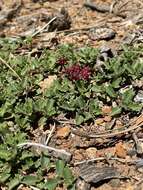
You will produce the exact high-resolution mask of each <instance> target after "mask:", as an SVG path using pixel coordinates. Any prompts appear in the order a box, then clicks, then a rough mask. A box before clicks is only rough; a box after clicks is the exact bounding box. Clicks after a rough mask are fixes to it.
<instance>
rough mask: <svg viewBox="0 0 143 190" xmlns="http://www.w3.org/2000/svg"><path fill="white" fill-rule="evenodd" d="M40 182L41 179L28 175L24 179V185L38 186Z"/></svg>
mask: <svg viewBox="0 0 143 190" xmlns="http://www.w3.org/2000/svg"><path fill="white" fill-rule="evenodd" d="M37 182H39V179H38V177H37V176H32V175H27V176H24V177H23V180H22V183H24V184H26V185H36V183H37Z"/></svg>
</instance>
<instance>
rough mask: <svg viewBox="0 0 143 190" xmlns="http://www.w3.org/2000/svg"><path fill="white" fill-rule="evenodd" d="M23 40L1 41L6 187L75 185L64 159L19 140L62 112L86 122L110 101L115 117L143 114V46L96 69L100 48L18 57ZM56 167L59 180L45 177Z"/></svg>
mask: <svg viewBox="0 0 143 190" xmlns="http://www.w3.org/2000/svg"><path fill="white" fill-rule="evenodd" d="M19 43H21V42H19ZM19 43H16V42H13V43H12V42H10V43H9V42H6V43H3V41H1V49H0V58H1V68H0V166H1V167H0V168H1V169H0V183H1V186H6V187H8V188H9V189H14V188H15V187H17V186H18V185H19V184H26V185H33V186H35V187H38V188H40V189H48V190H54V189H55V188H56V186H58V185H60V184H63V183H64V184H65V185H66V187H67V188H69V189H70V188H72V189H74V180H75V178H74V177H73V175H72V173H71V170H70V169H69V167H68V166H67V164H66V163H64V161H62V160H57V161H52V160H51V159H50V157H49V156H48V155H47V154H46V155H45V154H44V153H43V154H42V155H41V156H37V155H35V154H34V153H33V152H32V151H31V150H29V149H28V148H27V149H19V148H18V147H17V144H18V143H21V142H25V141H27V140H31V139H32V137H31V136H29V131H32V130H33V131H34V129H35V126H36V128H37V127H39V126H41V125H42V126H45V125H47V124H48V122H49V120H52V119H55V117H56V116H58V115H60V114H64V115H65V117H67V118H69V119H70V118H72V119H75V121H76V124H77V125H80V124H82V123H83V124H84V123H85V122H92V120H94V119H96V118H97V117H98V116H101V115H102V111H101V109H102V106H104V105H110V106H112V113H111V115H112V117H115V116H116V115H120V114H121V113H122V114H124V113H129V114H130V113H131V114H133V113H139V112H140V111H141V109H142V107H143V104H142V103H138V102H134V97H135V96H136V94H137V93H138V91H139V90H140V87H137V86H134V84H133V82H134V81H135V80H139V81H142V80H143V61H142V59H141V57H142V55H141V53H140V52H141V50H142V47H138V48H132V49H130V48H126V49H124V51H122V52H121V53H120V54H119V55H118V56H117V57H114V58H111V59H109V60H108V61H107V62H105V63H104V64H103V65H102V66H101V67H102V68H99V69H96V67H95V65H96V59H97V57H98V56H99V53H100V52H99V50H97V49H95V48H91V47H85V48H81V49H76V48H75V47H73V46H71V45H64V46H61V47H59V48H57V50H55V51H53V50H44V51H43V53H42V55H41V56H40V57H39V58H38V57H32V56H31V57H28V56H26V55H16V54H15V50H16V49H17V48H19V47H20V45H19ZM12 54H13V55H12ZM2 60H3V61H2ZM6 63H7V64H6ZM53 75H54V76H56V79H55V80H53V81H48V82H49V83H48V84H47V85H46V86H45V87H44V89H42V87H41V85H40V83H41V81H44V80H45V79H48V77H49V76H53ZM113 102H114V104H113ZM114 105H116V106H114ZM53 171H54V173H55V176H54V177H53V178H50V177H49V178H48V177H45V176H48V175H50V172H53Z"/></svg>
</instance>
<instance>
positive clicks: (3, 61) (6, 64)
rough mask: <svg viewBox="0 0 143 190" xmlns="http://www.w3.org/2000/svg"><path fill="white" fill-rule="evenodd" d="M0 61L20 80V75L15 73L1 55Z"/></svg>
mask: <svg viewBox="0 0 143 190" xmlns="http://www.w3.org/2000/svg"><path fill="white" fill-rule="evenodd" d="M0 62H1V63H2V64H4V65H5V66H7V67H8V68H9V69H10V70H11V71H12V72H13V73H14V75H15V76H16V77H17V78H18V79H19V80H20V81H22V79H21V78H20V76H19V75H18V74H17V72H16V71H15V70H14V69H13V68H12V67H11V66H10V65H9V64H8V63H7V62H6V61H5V60H4V59H2V57H0Z"/></svg>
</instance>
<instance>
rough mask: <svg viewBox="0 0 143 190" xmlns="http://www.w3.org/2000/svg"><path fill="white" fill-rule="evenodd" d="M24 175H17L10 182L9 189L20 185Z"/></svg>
mask: <svg viewBox="0 0 143 190" xmlns="http://www.w3.org/2000/svg"><path fill="white" fill-rule="evenodd" d="M21 179H22V177H21V176H19V175H18V176H16V177H15V178H14V179H12V180H11V181H10V182H9V184H8V189H9V190H12V189H13V188H15V187H16V186H18V185H19V184H20V182H21Z"/></svg>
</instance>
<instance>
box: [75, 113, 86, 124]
mask: <svg viewBox="0 0 143 190" xmlns="http://www.w3.org/2000/svg"><path fill="white" fill-rule="evenodd" d="M75 121H76V124H77V125H80V124H81V123H83V122H84V117H83V116H82V115H79V114H76V118H75Z"/></svg>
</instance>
